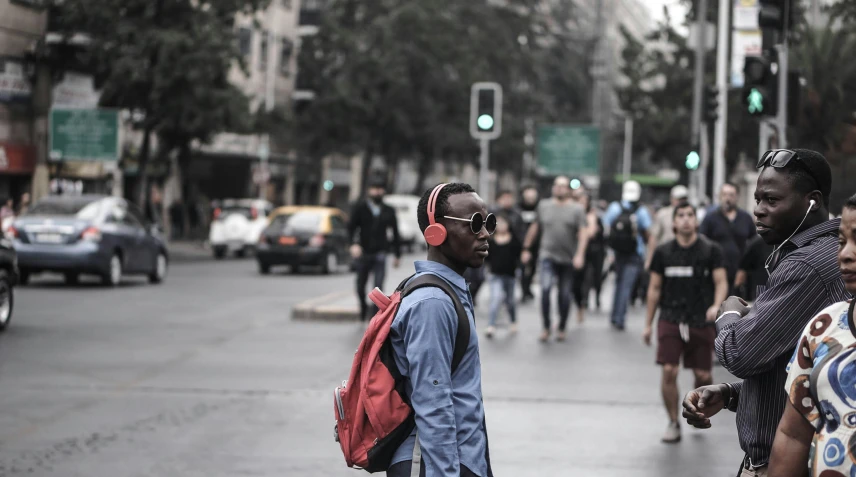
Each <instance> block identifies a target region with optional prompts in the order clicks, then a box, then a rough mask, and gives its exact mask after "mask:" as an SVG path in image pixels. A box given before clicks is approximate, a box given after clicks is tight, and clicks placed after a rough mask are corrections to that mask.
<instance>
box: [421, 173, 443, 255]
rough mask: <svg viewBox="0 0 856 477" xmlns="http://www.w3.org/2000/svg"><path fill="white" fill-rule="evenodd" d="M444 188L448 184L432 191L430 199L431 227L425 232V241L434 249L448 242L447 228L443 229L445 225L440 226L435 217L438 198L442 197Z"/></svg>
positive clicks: (429, 216)
mask: <svg viewBox="0 0 856 477" xmlns="http://www.w3.org/2000/svg"><path fill="white" fill-rule="evenodd" d="M443 187H446V184H440V185H438V186H437V187H435V188H434V190H433V191H431V195H430V196H429V197H428V224H429V225H428V228H426V229H425V232H423V235H424V236H425V241H426V242H428V245H430V246H432V247H439V246H440V245H443V242H445V241H446V227H443V224H438V223H437V220H436V218H435V217H434V213H435V212H436V211H437V209H436V207H437V196H439V195H440V191H441V190H443Z"/></svg>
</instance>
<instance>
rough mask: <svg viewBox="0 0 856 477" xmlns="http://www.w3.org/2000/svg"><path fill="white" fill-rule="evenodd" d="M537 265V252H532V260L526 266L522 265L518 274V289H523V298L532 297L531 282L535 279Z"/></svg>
mask: <svg viewBox="0 0 856 477" xmlns="http://www.w3.org/2000/svg"><path fill="white" fill-rule="evenodd" d="M537 263H538V252H537V250H534V251H533V252H532V260H530V261H529V263H528V264H526V265H523V266H522V267H521V268H522V270H521V272H522V273H521V274H520V288H522V289H523V298H524V299H530V298H532V297H533V296H534V295H532V280H533V279H534V278H535V271H536V268H537V267H536V264H537Z"/></svg>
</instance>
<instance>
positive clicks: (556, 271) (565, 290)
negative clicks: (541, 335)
mask: <svg viewBox="0 0 856 477" xmlns="http://www.w3.org/2000/svg"><path fill="white" fill-rule="evenodd" d="M557 281H558V286H559V300H558V301H559V331H565V327H566V326H567V324H568V315H570V314H571V299H572V296H573V291H572V290H573V287H574V266H573V265H571V264H570V263H569V264H561V263H556V262H554V261H553V260H551V259H549V258H545V259H542V260H541V319H542V320H544V329H545V330H549V329H550V292H551V291H552V290H553V285H556V284H557V283H556V282H557Z"/></svg>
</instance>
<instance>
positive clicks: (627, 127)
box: [621, 116, 633, 182]
mask: <svg viewBox="0 0 856 477" xmlns="http://www.w3.org/2000/svg"><path fill="white" fill-rule="evenodd" d="M632 160H633V118H631V117H629V116H628V117H625V118H624V164H622V168H621V170H622V174H623V175H622V180H623V181H624V182H627V181H629V180H630V162H631V161H632Z"/></svg>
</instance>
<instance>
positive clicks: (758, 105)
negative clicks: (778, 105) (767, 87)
mask: <svg viewBox="0 0 856 477" xmlns="http://www.w3.org/2000/svg"><path fill="white" fill-rule="evenodd" d="M747 99H748V100H749V101H748V102H749V112H750V113H751V114H760V113H762V112H763V111H764V96H763V95H762V94H761V92H760V91H758V89H757V88H752V90H751V91H749V96H748V97H747Z"/></svg>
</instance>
